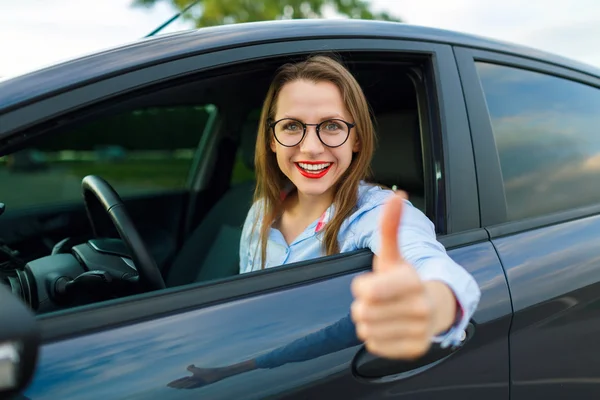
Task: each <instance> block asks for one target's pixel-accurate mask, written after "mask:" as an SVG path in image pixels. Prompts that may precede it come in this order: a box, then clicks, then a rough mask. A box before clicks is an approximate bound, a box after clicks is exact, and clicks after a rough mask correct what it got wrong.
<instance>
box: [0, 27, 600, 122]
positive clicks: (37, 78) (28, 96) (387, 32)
mask: <svg viewBox="0 0 600 400" xmlns="http://www.w3.org/2000/svg"><path fill="white" fill-rule="evenodd" d="M343 37H346V38H391V39H404V40H419V41H429V42H434V43H444V44H459V45H464V46H469V47H474V48H481V49H488V50H494V51H499V52H510V53H514V54H520V55H523V56H525V57H530V58H533V59H546V60H549V61H550V62H554V63H556V64H561V65H567V66H570V67H571V68H573V69H578V70H581V71H586V73H588V74H592V75H595V76H600V71H598V70H597V69H595V68H593V67H591V66H588V65H585V64H581V63H576V62H574V61H572V60H568V59H565V58H563V57H559V56H557V55H552V54H549V53H546V52H542V51H539V50H536V49H533V48H527V47H523V46H518V45H515V44H511V43H504V42H500V41H494V40H490V39H485V38H482V37H478V36H475V35H468V34H463V33H458V32H452V31H446V30H441V29H436V28H428V27H421V26H415V25H410V24H399V23H390V22H383V21H364V20H345V21H338V20H292V21H266V22H256V23H248V24H232V25H223V26H218V27H210V28H202V29H199V30H191V31H184V32H180V33H173V34H169V35H164V36H156V37H152V38H147V39H141V40H137V41H135V42H133V43H130V44H128V45H123V46H119V47H115V48H113V49H109V50H106V51H103V52H98V53H94V54H92V55H89V56H86V57H81V58H78V59H74V60H71V61H67V62H65V63H62V64H58V65H56V66H51V67H48V68H45V69H42V70H39V71H36V72H32V73H29V74H25V75H23V76H18V77H15V78H13V79H10V80H7V81H5V82H2V83H0V113H2V112H4V111H6V110H7V109H10V108H13V107H15V106H17V105H18V104H24V103H27V102H29V101H31V100H33V99H36V98H40V97H43V96H48V95H50V94H53V93H55V92H56V91H60V90H64V89H66V88H71V89H72V88H74V87H76V86H78V85H81V84H86V83H89V82H92V81H97V80H98V79H104V78H106V77H108V76H113V75H116V74H121V73H124V72H126V71H129V70H132V69H138V68H140V67H143V66H149V65H153V64H157V63H160V62H164V61H167V60H173V59H177V58H182V57H186V56H189V55H193V54H198V53H201V52H206V51H214V50H218V49H224V48H231V47H239V46H247V45H253V44H259V43H263V42H287V41H292V40H297V39H308V38H328V39H334V38H343ZM124 55H126V56H124Z"/></svg>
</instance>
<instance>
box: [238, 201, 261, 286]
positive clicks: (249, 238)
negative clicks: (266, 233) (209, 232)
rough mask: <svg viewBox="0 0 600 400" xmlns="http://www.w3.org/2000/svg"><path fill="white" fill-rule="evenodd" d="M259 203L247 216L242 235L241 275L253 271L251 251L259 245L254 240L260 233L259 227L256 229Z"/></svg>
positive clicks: (255, 204)
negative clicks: (258, 232)
mask: <svg viewBox="0 0 600 400" xmlns="http://www.w3.org/2000/svg"><path fill="white" fill-rule="evenodd" d="M257 208H258V206H257V203H254V204H253V205H252V207H250V211H248V215H246V220H245V221H244V226H243V228H242V235H241V237H240V274H243V273H246V272H250V271H252V263H251V262H250V249H252V248H253V247H256V246H257V244H256V243H255V242H256V241H255V240H254V238H255V237H256V234H257V231H258V229H259V228H258V225H257V226H256V227H254V224H255V221H256V217H257V216H256V211H257Z"/></svg>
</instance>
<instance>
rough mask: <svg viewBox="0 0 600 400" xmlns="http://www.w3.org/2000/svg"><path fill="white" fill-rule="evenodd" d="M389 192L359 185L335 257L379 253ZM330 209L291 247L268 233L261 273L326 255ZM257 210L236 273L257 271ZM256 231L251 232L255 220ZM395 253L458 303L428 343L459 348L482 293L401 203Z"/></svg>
mask: <svg viewBox="0 0 600 400" xmlns="http://www.w3.org/2000/svg"><path fill="white" fill-rule="evenodd" d="M392 194H393V192H392V191H391V190H388V189H383V188H381V187H379V186H375V185H371V184H368V183H365V182H361V183H360V185H359V193H358V202H357V208H356V210H355V211H354V212H353V213H352V214H351V215H350V216H349V217H348V218H347V219H346V220H345V221H344V223H343V224H342V226H341V229H340V232H339V236H338V241H339V243H340V252H342V253H344V252H349V251H354V250H358V249H370V250H371V251H372V252H373V253H374V254H379V252H380V250H381V238H380V234H379V219H380V217H381V213H382V211H383V205H384V204H385V201H386V199H387V198H388V197H389V196H391V195H392ZM333 212H334V209H333V205H332V206H330V207H329V208H328V209H327V211H325V213H324V214H323V216H321V218H319V219H318V220H317V221H314V222H313V223H312V224H311V225H310V226H308V227H307V228H306V229H305V230H304V232H302V233H301V234H300V235H299V236H298V237H297V238H296V239H295V240H294V241H293V242H292V243H291V244H290V245H288V244H287V243H286V241H285V239H284V237H283V235H282V233H281V232H280V231H279V230H277V229H275V228H271V229H270V231H269V238H268V242H267V259H266V260H265V261H266V262H265V268H271V267H275V266H281V265H285V264H290V263H294V262H300V261H306V260H310V259H314V258H318V257H323V256H325V253H324V251H323V243H322V237H323V232H324V230H323V229H322V227H323V226H324V225H325V224H326V223H327V221H328V220H329V218H330V217H331V215H332V214H333ZM261 217H262V215H261V210H260V206H259V204H258V203H255V204H254V205H253V206H252V208H251V209H250V211H249V213H248V216H247V217H246V221H245V223H244V227H243V230H242V236H241V241H240V273H245V272H251V271H258V270H260V269H261V257H260V225H259V224H260V221H261ZM257 218H258V221H259V223H257V225H256V228H255V229H252V228H253V225H254V223H255V221H257ZM398 240H399V242H400V243H399V248H400V251H401V254H402V255H403V257H404V259H405V260H407V261H408V262H409V263H410V264H412V265H413V266H414V267H415V268H416V270H417V272H418V274H419V275H420V277H421V279H422V280H437V281H441V282H444V283H445V284H447V285H448V286H449V287H450V288H451V289H452V291H453V292H454V295H455V296H456V299H457V300H458V303H459V306H460V307H459V314H458V318H457V321H456V323H455V324H454V325H453V327H452V328H451V329H450V330H449V331H447V332H445V333H444V334H441V335H439V336H436V337H434V338H433V341H434V342H438V343H440V344H441V346H442V347H447V346H449V345H458V344H459V343H460V341H461V336H462V334H463V330H464V329H465V328H466V326H467V324H468V323H469V320H470V319H471V317H472V316H473V313H474V312H475V310H476V308H477V305H478V304H479V299H480V296H481V292H480V289H479V286H478V285H477V282H476V281H475V280H474V279H473V277H472V276H471V275H470V274H469V273H468V272H467V271H466V270H465V269H464V268H463V267H461V266H460V265H458V264H457V263H456V262H454V260H452V259H451V258H450V257H449V256H448V255H447V253H446V249H445V248H444V246H443V245H442V244H441V243H439V242H438V241H437V239H436V234H435V227H434V225H433V223H432V222H431V221H430V220H429V219H428V218H427V217H426V216H425V214H423V213H422V212H421V211H420V210H418V209H417V208H415V207H414V206H413V205H412V204H411V203H410V202H409V201H406V204H405V207H404V209H403V215H402V223H401V224H400V231H399V234H398Z"/></svg>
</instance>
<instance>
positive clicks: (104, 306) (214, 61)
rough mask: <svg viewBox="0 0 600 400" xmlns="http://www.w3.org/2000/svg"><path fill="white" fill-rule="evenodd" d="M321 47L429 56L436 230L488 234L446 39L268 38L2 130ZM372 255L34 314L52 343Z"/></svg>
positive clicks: (28, 114) (47, 109)
mask: <svg viewBox="0 0 600 400" xmlns="http://www.w3.org/2000/svg"><path fill="white" fill-rule="evenodd" d="M323 50H333V51H338V52H341V51H361V52H385V53H392V52H400V53H408V54H415V53H416V54H421V55H424V56H428V57H429V59H430V61H431V65H432V67H433V68H432V72H433V74H434V77H435V82H430V83H429V86H428V88H427V90H428V91H429V95H432V96H433V97H432V99H433V100H434V102H435V107H433V109H432V110H431V111H435V112H436V113H435V115H429V118H430V120H428V121H427V122H428V125H429V126H432V131H435V130H437V131H438V132H440V136H441V137H439V138H437V140H438V142H437V144H438V145H439V147H440V148H441V152H442V153H443V160H440V162H443V170H441V171H438V172H442V182H443V186H442V190H443V194H444V197H443V204H442V205H443V206H444V207H445V210H446V213H445V218H446V222H447V231H446V234H445V235H441V237H440V238H439V240H440V241H441V242H442V244H444V245H445V246H446V247H447V248H448V249H450V248H454V247H460V246H464V245H467V244H474V243H478V242H482V241H486V240H487V239H488V237H487V234H486V233H485V231H483V230H482V229H479V228H480V221H479V204H478V201H479V199H478V193H477V187H476V181H475V166H474V159H473V152H472V145H471V136H470V133H469V129H468V119H467V115H466V108H465V102H464V101H463V98H462V89H461V86H460V80H459V75H458V69H457V66H456V61H455V59H454V54H453V52H452V48H451V46H450V45H447V44H437V43H431V42H420V41H410V40H398V39H358V38H357V39H353V38H345V39H309V40H298V41H292V42H286V43H265V44H260V45H252V46H246V47H240V48H231V49H224V50H218V51H213V52H210V53H205V54H201V55H195V56H190V57H187V58H185V59H179V60H173V61H168V62H164V63H162V64H160V65H154V66H150V67H145V68H140V69H138V70H135V71H129V72H127V73H124V74H122V75H120V76H116V77H110V78H107V79H104V80H102V81H99V82H94V83H91V84H88V85H86V86H83V87H80V88H77V89H74V90H73V91H71V92H67V93H62V94H59V95H56V96H53V97H52V98H48V99H43V100H41V101H40V102H38V103H33V104H29V105H27V106H25V107H23V108H22V109H17V110H13V111H11V112H9V113H7V114H5V115H2V116H0V125H2V124H1V122H2V121H9V122H11V121H12V122H11V124H9V125H4V126H5V127H6V126H10V127H9V128H5V132H8V131H10V130H12V131H15V129H16V128H15V122H14V121H15V120H17V119H18V118H22V119H21V121H23V122H22V125H21V127H31V126H34V125H36V124H43V123H47V122H48V121H50V119H51V118H59V117H60V116H61V115H67V113H69V112H72V111H74V110H76V109H78V108H83V107H85V106H87V105H90V104H93V103H95V102H100V101H104V100H106V99H107V98H109V97H110V96H118V95H123V94H124V93H125V92H133V91H137V90H139V89H142V88H147V87H149V86H152V85H153V84H155V83H158V82H161V81H165V80H166V79H169V78H175V77H177V78H181V77H182V76H184V75H186V74H192V73H193V74H197V73H198V72H201V71H205V70H211V69H214V68H219V67H223V66H226V65H231V64H232V63H240V62H242V63H243V62H246V61H252V60H256V59H257V58H261V57H262V58H267V57H268V58H270V57H280V56H285V55H295V54H310V53H313V52H315V51H323ZM76 98H80V99H81V100H82V104H81V105H78V104H76V103H74V101H75V100H76ZM421 106H422V105H420V107H421ZM450 138H452V140H450ZM433 139H434V140H435V139H436V138H433ZM440 142H441V143H440ZM440 167H441V166H440ZM440 169H441V168H440ZM200 175H201V174H200ZM442 205H438V206H442ZM371 258H372V253H371V252H370V251H369V250H359V251H356V252H352V253H344V254H339V255H334V256H329V257H324V258H319V259H314V260H307V261H304V262H301V263H296V264H294V265H286V266H283V267H278V268H274V269H272V270H269V271H260V272H259V273H258V274H254V273H251V274H244V276H239V275H238V276H236V277H232V278H227V279H225V280H219V281H213V282H200V283H195V284H190V285H185V286H181V287H174V288H169V289H166V290H163V291H160V292H150V293H146V294H142V295H136V296H131V297H128V298H125V299H118V300H114V301H106V302H102V303H98V304H92V305H89V306H84V307H79V308H76V309H68V310H64V311H60V312H57V313H53V314H49V315H42V316H39V319H38V320H39V322H40V325H41V327H42V332H43V338H44V342H48V341H54V340H59V339H60V338H65V337H69V336H73V335H79V334H84V333H89V332H92V331H97V330H103V329H107V328H108V327H110V326H115V325H122V324H127V323H134V321H137V320H140V319H147V318H152V317H158V316H160V315H166V314H169V313H177V312H182V311H184V310H189V309H191V308H199V307H203V306H206V305H208V304H215V303H218V302H227V301H228V300H232V299H234V298H239V297H240V296H249V295H255V294H258V293H261V292H264V291H272V290H280V289H282V288H285V287H286V286H289V285H297V284H309V283H311V282H315V281H318V280H321V279H327V278H331V277H332V276H339V275H341V274H352V273H355V272H358V271H359V270H361V269H364V265H370V262H371ZM117 305H118V306H117ZM74 321H77V322H76V323H74Z"/></svg>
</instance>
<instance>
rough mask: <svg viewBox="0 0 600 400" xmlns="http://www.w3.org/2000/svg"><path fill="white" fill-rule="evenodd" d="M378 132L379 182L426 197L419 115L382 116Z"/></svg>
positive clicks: (378, 119) (376, 169) (375, 168)
mask: <svg viewBox="0 0 600 400" xmlns="http://www.w3.org/2000/svg"><path fill="white" fill-rule="evenodd" d="M375 129H376V132H377V139H378V140H377V142H378V143H377V148H376V150H375V154H374V156H373V161H372V162H371V169H372V170H373V178H374V180H375V182H377V183H381V184H384V185H386V186H388V187H391V186H393V185H397V186H398V188H399V189H403V190H406V191H408V192H412V193H415V194H422V193H423V191H424V179H423V156H422V153H421V139H420V138H421V135H420V130H419V117H418V115H417V114H416V112H415V113H413V112H402V113H386V114H380V115H378V116H377V117H376V128H375Z"/></svg>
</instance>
